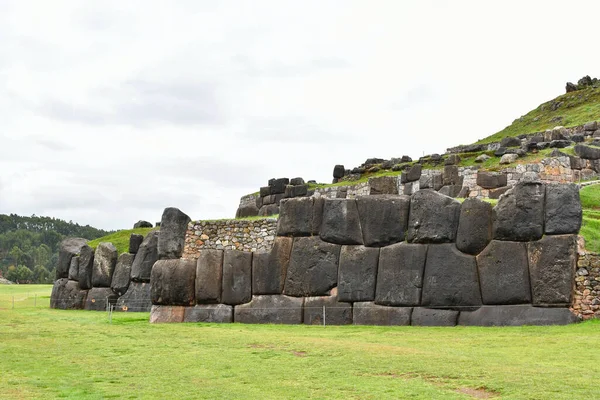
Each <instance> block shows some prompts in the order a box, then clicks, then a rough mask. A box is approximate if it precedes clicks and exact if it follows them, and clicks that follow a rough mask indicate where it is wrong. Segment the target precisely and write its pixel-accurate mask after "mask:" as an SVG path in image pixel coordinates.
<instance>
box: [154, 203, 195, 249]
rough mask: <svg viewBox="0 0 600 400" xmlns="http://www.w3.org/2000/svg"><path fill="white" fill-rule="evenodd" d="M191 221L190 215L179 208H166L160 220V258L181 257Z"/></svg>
mask: <svg viewBox="0 0 600 400" xmlns="http://www.w3.org/2000/svg"><path fill="white" fill-rule="evenodd" d="M190 221H191V219H190V217H188V216H187V215H186V214H185V213H183V212H182V211H181V210H179V209H178V208H175V207H168V208H165V211H164V212H163V215H162V219H161V221H160V234H159V235H158V258H159V259H161V260H165V259H175V258H180V257H181V254H183V246H184V244H185V232H186V230H187V226H188V223H189V222H190Z"/></svg>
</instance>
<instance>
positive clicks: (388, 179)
mask: <svg viewBox="0 0 600 400" xmlns="http://www.w3.org/2000/svg"><path fill="white" fill-rule="evenodd" d="M369 194H370V195H377V194H398V178H396V177H395V176H378V177H374V178H369Z"/></svg>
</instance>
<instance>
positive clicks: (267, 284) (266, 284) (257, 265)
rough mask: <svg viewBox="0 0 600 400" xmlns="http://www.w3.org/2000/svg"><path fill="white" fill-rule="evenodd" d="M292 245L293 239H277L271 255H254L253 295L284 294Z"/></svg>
mask: <svg viewBox="0 0 600 400" xmlns="http://www.w3.org/2000/svg"><path fill="white" fill-rule="evenodd" d="M292 245H293V239H292V238H288V237H277V238H275V241H274V242H273V247H272V248H271V251H270V252H269V253H266V255H265V254H261V255H259V254H260V253H254V258H253V260H252V294H281V293H282V292H283V286H284V284H285V277H286V273H287V269H288V265H289V263H290V256H291V253H292ZM257 256H258V257H257Z"/></svg>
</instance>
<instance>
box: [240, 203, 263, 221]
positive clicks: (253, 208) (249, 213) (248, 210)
mask: <svg viewBox="0 0 600 400" xmlns="http://www.w3.org/2000/svg"><path fill="white" fill-rule="evenodd" d="M259 212H260V210H259V208H258V205H257V204H256V203H249V204H244V205H241V206H239V207H238V209H237V211H236V212H235V217H236V218H247V217H256V216H257V215H258V214H259Z"/></svg>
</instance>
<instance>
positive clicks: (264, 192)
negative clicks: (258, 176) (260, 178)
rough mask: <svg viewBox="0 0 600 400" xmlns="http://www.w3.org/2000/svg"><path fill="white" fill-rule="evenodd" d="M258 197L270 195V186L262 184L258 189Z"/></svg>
mask: <svg viewBox="0 0 600 400" xmlns="http://www.w3.org/2000/svg"><path fill="white" fill-rule="evenodd" d="M259 195H260V197H266V196H270V195H271V186H263V187H261V188H260V190H259Z"/></svg>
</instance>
